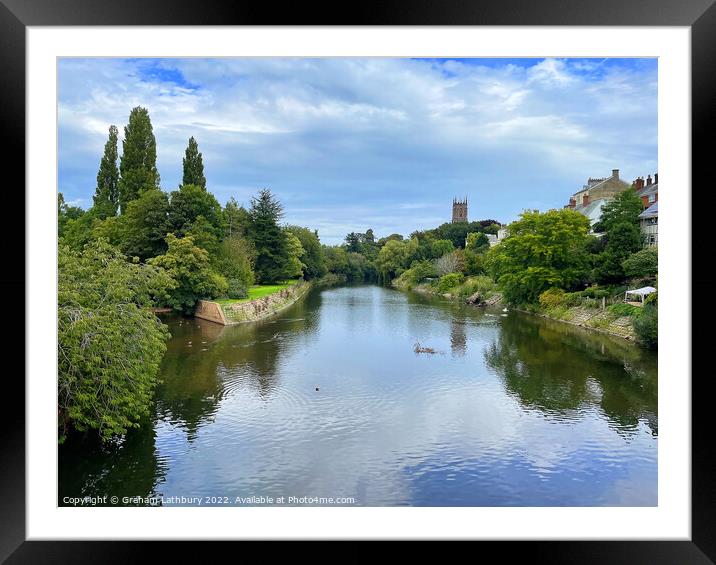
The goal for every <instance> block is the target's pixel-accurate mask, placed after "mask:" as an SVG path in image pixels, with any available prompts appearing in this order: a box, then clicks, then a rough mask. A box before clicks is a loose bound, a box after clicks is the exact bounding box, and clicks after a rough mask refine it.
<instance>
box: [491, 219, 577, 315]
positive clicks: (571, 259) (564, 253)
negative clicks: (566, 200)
mask: <svg viewBox="0 0 716 565" xmlns="http://www.w3.org/2000/svg"><path fill="white" fill-rule="evenodd" d="M509 230H510V237H508V238H506V239H505V240H504V241H503V242H502V243H501V244H500V245H496V246H495V247H493V248H491V249H490V251H488V253H487V264H486V267H487V270H488V272H489V273H490V274H491V275H492V276H493V278H494V279H495V280H497V281H498V283H499V285H500V286H501V287H502V288H503V289H504V295H505V298H506V299H507V300H508V301H509V302H511V303H517V304H519V303H525V302H536V301H537V300H538V298H539V295H540V294H542V293H543V292H544V291H545V290H547V289H548V288H549V287H552V286H554V287H558V288H563V289H567V288H571V287H573V286H575V285H576V284H578V283H579V282H581V281H582V280H584V278H585V277H586V273H587V265H588V262H587V255H586V252H585V246H586V244H587V241H588V240H589V236H588V235H587V232H588V231H589V220H588V219H587V218H586V217H585V216H583V215H582V214H580V213H579V212H576V211H574V210H569V209H562V210H551V211H549V212H545V213H540V212H538V211H536V210H535V211H531V212H530V211H526V212H523V213H522V215H521V217H520V219H519V220H517V221H516V222H513V223H512V224H510V227H509Z"/></svg>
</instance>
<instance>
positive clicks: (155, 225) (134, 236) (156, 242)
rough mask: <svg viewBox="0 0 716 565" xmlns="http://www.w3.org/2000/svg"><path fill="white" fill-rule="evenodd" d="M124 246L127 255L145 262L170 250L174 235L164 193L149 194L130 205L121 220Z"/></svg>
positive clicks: (147, 192)
mask: <svg viewBox="0 0 716 565" xmlns="http://www.w3.org/2000/svg"><path fill="white" fill-rule="evenodd" d="M119 220H120V232H121V244H120V247H121V249H122V251H124V252H125V253H126V254H127V255H130V256H136V257H139V258H140V259H142V260H145V259H148V258H149V257H156V256H157V255H161V254H162V253H164V252H165V251H166V249H167V246H166V241H165V238H166V235H167V232H168V231H170V225H169V200H168V198H167V195H166V193H165V192H163V191H161V190H148V191H146V192H143V193H142V194H141V196H140V197H139V198H137V199H136V200H132V201H130V202H129V204H128V205H127V209H126V211H125V213H124V214H122V215H121V216H120V217H119Z"/></svg>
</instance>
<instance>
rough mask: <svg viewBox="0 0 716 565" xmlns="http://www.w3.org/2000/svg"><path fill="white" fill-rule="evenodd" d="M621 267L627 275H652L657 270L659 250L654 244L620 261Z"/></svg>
mask: <svg viewBox="0 0 716 565" xmlns="http://www.w3.org/2000/svg"><path fill="white" fill-rule="evenodd" d="M622 268H623V269H624V273H625V274H626V275H627V276H629V277H653V276H654V275H656V273H657V272H658V270H659V252H658V251H657V248H656V246H654V247H647V248H646V249H642V250H641V251H637V252H636V253H634V254H633V255H630V256H629V257H627V258H626V259H625V260H624V261H623V262H622Z"/></svg>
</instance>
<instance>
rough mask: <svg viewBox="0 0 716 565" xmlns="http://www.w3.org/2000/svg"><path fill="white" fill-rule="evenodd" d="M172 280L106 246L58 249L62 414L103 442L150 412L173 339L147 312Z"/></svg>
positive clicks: (65, 424)
mask: <svg viewBox="0 0 716 565" xmlns="http://www.w3.org/2000/svg"><path fill="white" fill-rule="evenodd" d="M169 286H171V279H169V277H168V276H167V274H166V273H164V272H163V271H162V270H161V269H159V268H156V267H154V266H148V265H141V264H133V263H130V262H127V260H126V258H125V257H124V256H123V255H122V254H121V253H119V251H117V250H116V249H115V248H113V247H111V246H110V245H109V244H108V243H107V242H106V241H104V240H99V241H96V242H93V243H91V244H90V245H88V246H86V247H85V248H84V250H82V251H73V250H72V249H70V248H69V247H68V246H65V245H60V247H59V250H58V295H57V300H58V307H57V314H58V414H59V422H58V425H59V427H60V434H61V435H60V440H61V441H62V439H63V438H64V435H65V433H66V431H67V429H68V428H69V427H74V428H76V429H78V430H80V431H84V430H90V429H94V430H97V431H98V432H99V434H100V436H101V437H102V439H104V440H109V439H110V438H111V437H112V436H114V435H117V434H124V433H125V432H126V431H127V430H128V429H129V428H132V427H137V426H138V425H139V421H140V419H141V418H142V417H143V416H145V415H146V414H147V413H148V412H149V406H150V400H151V397H152V393H153V390H154V387H155V385H156V383H157V377H158V374H159V364H160V362H161V359H162V356H163V354H164V351H165V350H166V345H165V340H166V339H167V337H168V332H167V330H166V327H165V326H163V325H162V324H161V323H160V322H159V320H157V318H156V316H154V314H153V313H152V312H151V310H150V309H149V307H150V306H151V305H152V302H153V299H154V297H156V296H160V297H161V296H164V294H165V292H166V289H167V288H168V287H169Z"/></svg>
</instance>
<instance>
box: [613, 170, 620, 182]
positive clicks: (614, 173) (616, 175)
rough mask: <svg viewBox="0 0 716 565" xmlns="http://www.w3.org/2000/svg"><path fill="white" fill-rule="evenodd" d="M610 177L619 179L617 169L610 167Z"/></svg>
mask: <svg viewBox="0 0 716 565" xmlns="http://www.w3.org/2000/svg"><path fill="white" fill-rule="evenodd" d="M612 178H613V179H617V180H619V169H612Z"/></svg>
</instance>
